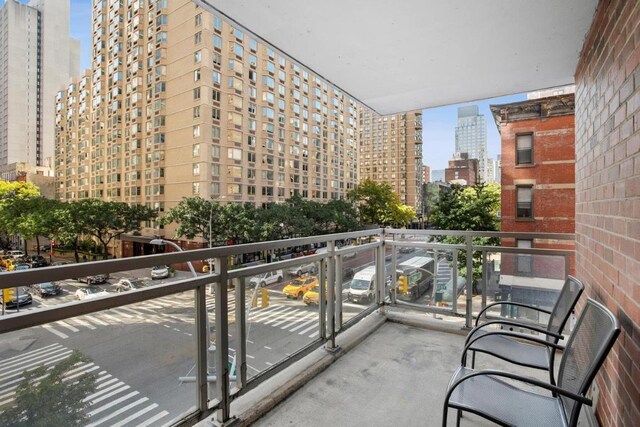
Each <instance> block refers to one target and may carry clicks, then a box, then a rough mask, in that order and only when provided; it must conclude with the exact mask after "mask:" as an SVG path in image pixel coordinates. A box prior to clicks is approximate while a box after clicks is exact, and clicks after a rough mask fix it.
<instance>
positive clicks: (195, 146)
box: [193, 144, 200, 157]
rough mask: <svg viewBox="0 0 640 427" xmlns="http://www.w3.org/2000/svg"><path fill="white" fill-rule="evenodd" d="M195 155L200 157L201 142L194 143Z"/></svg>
mask: <svg viewBox="0 0 640 427" xmlns="http://www.w3.org/2000/svg"><path fill="white" fill-rule="evenodd" d="M193 157H200V144H193Z"/></svg>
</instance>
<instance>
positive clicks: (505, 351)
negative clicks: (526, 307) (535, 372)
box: [468, 330, 550, 370]
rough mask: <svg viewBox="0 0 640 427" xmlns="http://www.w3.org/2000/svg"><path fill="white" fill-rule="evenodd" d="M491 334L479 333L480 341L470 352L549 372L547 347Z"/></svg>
mask: <svg viewBox="0 0 640 427" xmlns="http://www.w3.org/2000/svg"><path fill="white" fill-rule="evenodd" d="M490 332H491V331H487V330H484V331H478V332H477V333H476V337H478V340H477V341H474V342H473V343H472V344H471V346H470V347H469V348H468V350H470V351H480V352H483V353H487V354H490V355H492V356H495V357H499V358H500V359H503V360H506V361H508V362H511V363H515V364H517V365H522V366H528V367H530V368H535V369H543V370H549V360H550V355H549V349H548V348H547V347H544V346H542V345H536V344H531V343H528V342H524V341H519V340H517V339H514V338H513V337H512V336H504V335H490V334H489V333H490ZM487 334H489V335H487ZM479 337H482V338H479ZM527 338H528V336H526V335H523V339H527Z"/></svg>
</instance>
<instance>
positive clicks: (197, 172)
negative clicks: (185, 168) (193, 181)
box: [192, 163, 200, 176]
mask: <svg viewBox="0 0 640 427" xmlns="http://www.w3.org/2000/svg"><path fill="white" fill-rule="evenodd" d="M192 169H193V176H198V175H200V163H194V164H193V168H192Z"/></svg>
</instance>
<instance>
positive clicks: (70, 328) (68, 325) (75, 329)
mask: <svg viewBox="0 0 640 427" xmlns="http://www.w3.org/2000/svg"><path fill="white" fill-rule="evenodd" d="M56 323H57V324H58V325H60V326H62V327H63V328H67V329H69V330H70V331H71V332H78V331H79V330H80V329H78V328H76V327H75V326H71V325H70V324H68V323H67V322H65V321H63V320H58V321H57V322H56Z"/></svg>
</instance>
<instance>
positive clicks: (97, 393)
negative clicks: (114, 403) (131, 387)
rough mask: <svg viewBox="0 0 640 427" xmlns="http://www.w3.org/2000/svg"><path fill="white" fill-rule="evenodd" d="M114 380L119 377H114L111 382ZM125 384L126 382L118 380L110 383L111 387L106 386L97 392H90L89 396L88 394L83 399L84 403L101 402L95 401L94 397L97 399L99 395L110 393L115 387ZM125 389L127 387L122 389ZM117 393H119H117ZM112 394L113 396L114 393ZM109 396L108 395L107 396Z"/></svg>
mask: <svg viewBox="0 0 640 427" xmlns="http://www.w3.org/2000/svg"><path fill="white" fill-rule="evenodd" d="M113 381H118V379H117V378H114V379H113V380H112V381H110V382H113ZM105 385H106V384H105ZM123 385H124V383H123V382H122V381H118V382H117V383H115V384H112V385H110V386H109V387H106V388H105V389H103V390H100V391H96V392H95V393H93V394H90V395H89V396H87V397H85V398H84V399H82V402H83V403H86V402H90V404H91V405H93V404H95V403H97V402H99V400H98V401H95V402H94V401H93V399H95V398H96V397H98V396H100V395H102V394H105V393H109V392H110V391H112V390H114V389H116V388H118V387H122V386H123ZM124 390H126V388H125V389H123V390H122V391H124ZM115 394H117V393H115ZM110 396H112V394H110ZM107 397H108V396H107Z"/></svg>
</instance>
